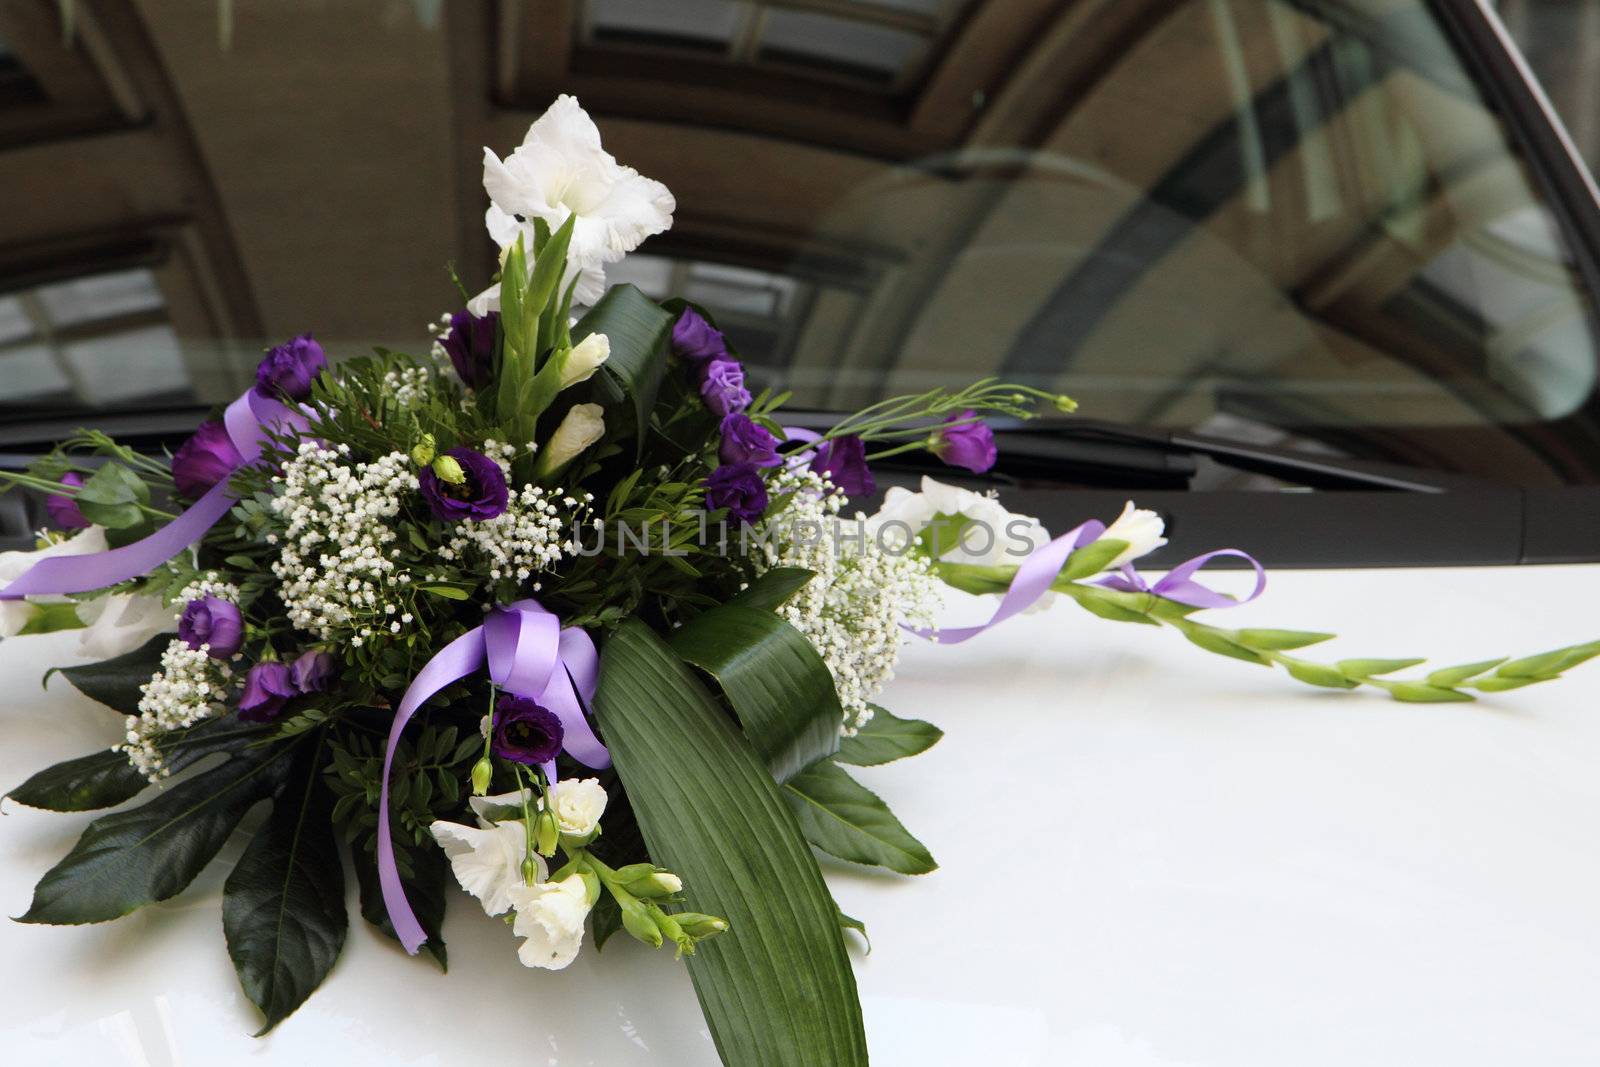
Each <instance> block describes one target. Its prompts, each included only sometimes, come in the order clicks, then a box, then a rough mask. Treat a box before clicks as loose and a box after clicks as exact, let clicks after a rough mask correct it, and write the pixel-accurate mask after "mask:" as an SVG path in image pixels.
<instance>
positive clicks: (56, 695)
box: [0, 566, 1600, 1067]
mask: <svg viewBox="0 0 1600 1067" xmlns="http://www.w3.org/2000/svg"><path fill="white" fill-rule="evenodd" d="M1241 580H1242V576H1238V575H1235V576H1227V575H1224V576H1223V578H1221V579H1220V580H1219V584H1224V585H1230V587H1231V584H1230V583H1237V582H1239V581H1241ZM1597 592H1600V566H1583V567H1549V568H1494V569H1490V568H1485V569H1450V570H1411V571H1379V570H1368V571H1322V572H1279V573H1275V574H1273V575H1272V576H1271V581H1270V584H1269V587H1268V591H1267V594H1266V596H1264V597H1263V598H1262V599H1261V600H1260V601H1258V602H1256V603H1254V604H1251V605H1248V606H1245V607H1243V608H1239V609H1235V610H1233V611H1230V612H1227V613H1214V616H1215V618H1216V621H1218V622H1219V623H1221V624H1224V625H1253V626H1280V627H1288V628H1296V629H1314V630H1332V631H1336V632H1339V633H1341V634H1343V635H1345V636H1343V637H1341V638H1340V639H1339V640H1338V641H1337V642H1330V643H1329V644H1327V645H1325V646H1319V647H1317V648H1315V649H1312V650H1309V651H1308V653H1307V655H1308V656H1309V657H1312V658H1323V659H1328V660H1332V659H1337V658H1340V657H1344V656H1403V655H1417V656H1429V657H1430V660H1431V663H1432V665H1434V666H1443V665H1447V664H1452V663H1465V662H1470V661H1473V660H1478V659H1486V658H1492V657H1494V656H1498V655H1507V654H1509V655H1526V654H1531V653H1534V652H1540V651H1545V650H1547V649H1551V648H1555V647H1559V646H1562V645H1567V644H1575V643H1578V642H1582V641H1587V640H1591V639H1594V638H1596V637H1600V613H1597V612H1596V611H1595V610H1594V609H1593V604H1594V603H1595V600H1594V595H1595V594H1596V593H1597ZM952 600H953V601H959V603H955V602H953V603H952V604H951V605H950V608H949V611H948V621H950V622H958V621H968V620H974V621H976V620H977V619H978V618H980V617H982V616H984V614H985V613H986V610H987V609H986V607H985V606H984V605H981V604H979V603H977V602H976V601H973V600H971V599H970V598H966V597H961V596H953V597H952ZM75 640H76V639H75V638H74V637H73V636H72V635H70V634H64V635H52V636H49V637H42V638H33V639H19V640H12V641H7V642H4V643H0V688H3V690H4V691H5V692H6V693H7V694H8V699H7V701H6V705H7V706H6V708H5V711H4V713H3V714H0V738H3V743H0V785H4V786H6V787H9V786H12V785H15V784H17V783H19V782H21V781H22V780H23V779H24V778H25V777H27V776H28V775H29V774H31V773H32V772H34V771H35V770H38V769H39V768H41V767H43V766H45V765H46V764H48V763H50V762H53V761H55V760H60V759H65V758H69V757H72V756H78V755H82V754H84V753H86V752H88V751H90V750H92V749H93V748H95V747H97V746H100V745H105V744H110V743H112V742H114V741H115V740H117V739H118V737H119V735H120V729H119V726H118V720H119V719H120V716H117V715H114V714H112V713H110V712H108V711H106V710H104V709H102V708H99V707H98V706H97V705H94V704H91V703H90V702H89V701H87V700H85V699H84V698H82V697H80V696H78V695H77V694H76V693H75V692H74V691H72V690H71V688H70V687H69V686H68V685H67V684H66V683H65V682H64V681H60V680H57V681H55V682H54V683H53V684H52V685H51V686H50V689H49V691H48V692H45V691H41V690H40V689H39V688H38V678H39V675H40V673H41V672H42V671H43V669H44V668H45V667H46V666H47V665H50V664H52V663H56V662H67V661H68V660H69V658H70V655H71V651H72V649H73V647H74V642H75ZM899 674H900V678H899V680H898V681H896V682H895V683H894V685H893V686H892V687H891V689H890V690H889V691H888V692H886V693H885V694H884V695H883V698H882V703H884V704H885V705H886V706H888V707H890V708H892V709H893V710H894V711H895V712H896V713H897V714H899V715H902V716H912V717H918V718H926V719H929V720H932V721H933V722H935V723H937V724H938V725H940V726H941V727H943V728H944V730H945V731H946V737H945V738H944V740H943V741H942V742H941V743H940V744H939V745H937V746H936V747H935V748H934V749H933V750H932V751H930V752H929V753H927V754H925V755H923V756H921V757H917V758H914V759H911V760H906V761H902V762H900V763H897V764H893V765H890V766H887V767H881V768H867V769H862V770H861V771H860V772H859V774H858V777H859V778H860V780H861V781H862V782H863V783H864V784H866V785H867V786H868V787H870V788H871V789H873V790H874V791H875V792H877V793H879V794H880V795H881V796H883V797H884V798H885V800H887V801H888V802H889V803H890V805H891V806H892V807H893V809H894V810H895V812H896V814H897V815H899V816H900V818H901V819H902V820H903V821H904V822H905V823H906V825H907V826H908V827H909V828H910V829H911V831H912V832H913V833H915V834H917V835H918V836H919V837H920V838H921V839H922V840H923V841H924V842H926V843H927V844H928V846H929V847H930V848H931V849H932V851H933V853H934V855H935V857H936V858H938V859H939V860H940V861H941V862H942V864H943V867H942V868H941V869H940V870H939V871H938V872H936V873H934V874H931V875H928V876H926V877H922V878H916V879H907V878H901V877H897V876H886V875H880V874H877V873H873V872H865V871H860V870H853V869H846V867H845V865H842V864H834V863H825V866H826V869H827V871H828V876H829V881H830V883H831V884H832V885H833V886H834V889H835V893H836V895H837V897H838V899H839V903H840V905H841V906H842V907H843V909H844V910H845V911H846V912H847V913H848V914H850V915H853V916H855V917H857V918H860V919H861V920H863V921H864V922H866V924H867V927H868V930H869V932H870V934H871V936H872V945H873V952H872V954H871V955H870V956H868V955H866V954H865V953H864V952H862V951H859V950H858V949H857V950H853V952H852V954H853V956H854V957H855V962H856V974H857V978H858V981H859V983H860V987H861V994H862V1000H863V1003H864V1005H865V1009H866V1018H867V1027H868V1036H869V1041H870V1044H871V1047H872V1051H873V1060H874V1062H875V1063H878V1064H883V1065H898V1064H934V1063H937V1064H944V1063H951V1064H954V1063H970V1062H994V1063H1006V1064H1011V1065H1035V1064H1037V1065H1040V1067H1043V1065H1056V1064H1063V1063H1067V1064H1076V1063H1082V1064H1086V1065H1091V1067H1133V1065H1138V1067H1178V1065H1183V1067H1201V1065H1228V1067H1238V1065H1256V1064H1259V1065H1262V1067H1282V1065H1284V1064H1295V1065H1297V1067H1311V1065H1322V1064H1326V1065H1329V1067H1347V1065H1349V1064H1352V1063H1396V1064H1419V1063H1438V1064H1451V1065H1453V1067H1462V1065H1468V1064H1483V1065H1495V1067H1500V1065H1503V1064H1506V1063H1514V1062H1520V1063H1538V1064H1543V1065H1550V1064H1557V1063H1574V1064H1578V1063H1583V1064H1591V1063H1595V1062H1600V1013H1596V1012H1595V1010H1594V1003H1593V1000H1594V994H1595V989H1596V981H1597V976H1600V834H1597V833H1596V830H1597V824H1600V774H1597V773H1596V770H1595V767H1596V761H1597V757H1600V661H1597V662H1596V663H1591V664H1588V665H1585V666H1583V667H1579V668H1577V669H1576V670H1575V671H1574V672H1573V674H1572V675H1571V676H1570V677H1568V678H1566V679H1564V680H1562V681H1559V682H1555V683H1551V684H1548V685H1540V686H1535V687H1531V688H1528V689H1524V690H1520V691H1515V692H1510V693H1504V694H1500V695H1497V696H1495V697H1493V698H1489V699H1485V700H1483V701H1481V702H1480V703H1478V704H1437V705H1405V704H1397V703H1394V702H1392V701H1390V700H1388V699H1386V698H1385V697H1383V696H1382V695H1381V694H1378V693H1376V692H1369V693H1338V692H1329V691H1320V690H1312V689H1308V688H1306V687H1303V686H1301V685H1299V684H1298V683H1295V682H1293V681H1291V680H1290V679H1288V678H1287V677H1286V676H1284V675H1283V674H1282V673H1281V672H1275V671H1269V670H1267V669H1265V668H1261V667H1256V666H1252V665H1250V664H1245V663H1241V662H1238V661H1235V660H1228V659H1222V658H1219V657H1216V656H1213V655H1210V654H1207V653H1205V652H1202V651H1200V650H1199V649H1196V648H1194V647H1192V646H1190V645H1188V643H1187V642H1185V641H1184V640H1183V639H1182V638H1181V637H1180V636H1179V635H1178V634H1176V633H1175V632H1172V631H1170V630H1167V631H1162V630H1157V629H1155V628H1153V627H1144V626H1130V625H1123V624H1117V623H1111V622H1106V621H1103V620H1100V619H1097V618H1094V617H1091V616H1089V615H1087V614H1085V613H1083V612H1081V611H1079V610H1078V609H1076V608H1075V607H1074V606H1073V605H1072V604H1070V603H1068V602H1060V603H1058V604H1057V605H1056V606H1055V607H1053V608H1052V609H1050V610H1049V611H1047V612H1044V613H1042V614H1039V615H1031V616H1026V617H1023V618H1019V619H1015V620H1012V621H1011V622H1009V623H1007V624H1005V625H1004V626H1002V627H999V628H997V629H996V630H994V631H992V632H990V633H988V634H985V635H984V636H982V637H980V638H978V639H976V640H973V641H971V642H969V643H967V644H964V645H960V646H948V647H945V646H932V645H926V644H922V643H920V642H919V643H917V644H916V645H915V646H913V647H910V648H908V650H907V653H906V655H905V657H904V659H903V661H902V664H901V669H900V672H899ZM5 811H6V812H7V814H8V815H9V817H8V818H5V819H3V820H0V905H3V906H4V908H5V909H6V911H7V914H12V915H16V914H20V913H22V912H23V911H24V910H25V909H26V908H27V906H28V902H29V900H30V898H31V891H32V886H33V883H34V882H35V881H36V880H37V879H38V877H39V876H40V875H41V874H42V873H43V872H44V871H45V870H46V869H47V868H48V867H49V866H50V865H51V864H52V863H54V862H55V861H56V860H57V859H59V858H60V856H61V855H63V854H64V853H65V852H66V850H67V849H68V848H69V847H70V846H71V844H72V842H73V840H74V839H75V836H76V834H77V833H78V832H79V831H80V830H81V828H82V827H83V825H84V824H85V823H87V822H88V821H89V819H90V818H91V816H89V815H82V816H78V815H55V814H48V813H42V812H35V811H32V810H29V809H26V808H22V807H21V806H19V805H17V804H16V803H15V802H7V803H6V806H5ZM238 848H239V846H238V845H237V844H235V845H234V846H233V847H232V849H231V851H230V853H229V854H231V855H237V852H238ZM222 873H223V872H222V871H221V870H219V865H217V864H213V865H212V867H211V868H208V869H207V871H206V873H205V874H203V875H202V876H201V878H200V879H199V880H198V881H197V883H196V884H195V885H194V886H191V887H190V889H189V890H187V891H185V892H184V893H183V894H181V895H180V896H178V897H177V898H175V899H174V900H172V901H169V902H167V903H166V904H163V905H159V906H155V907H150V908H146V909H144V910H143V911H141V912H139V913H137V914H135V915H134V916H131V917H129V918H126V919H123V920H120V921H118V922H116V923H109V924H103V925H98V926H89V927H73V928H57V927H43V926H26V925H21V924H4V925H0V960H3V961H4V964H3V969H4V975H5V978H6V979H7V981H6V989H5V995H4V996H3V997H0V1048H5V1049H6V1051H7V1059H8V1060H11V1061H13V1062H19V1063H24V1062H26V1063H52V1064H53V1063H84V1062H93V1063H96V1064H101V1065H106V1067H109V1065H112V1064H124V1063H126V1064H151V1065H159V1064H169V1063H170V1064H196V1065H211V1064H227V1063H234V1062H242V1061H244V1060H245V1059H246V1058H247V1057H251V1056H258V1055H261V1054H263V1053H266V1054H270V1055H271V1056H272V1057H274V1058H275V1059H276V1060H277V1061H279V1062H284V1063H300V1064H319V1063H332V1062H339V1063H369V1062H370V1063H385V1064H389V1065H392V1067H401V1065H413V1064H415V1065H423V1064H438V1065H454V1064H460V1063H480V1064H486V1063H497V1062H514V1063H528V1064H533V1063H539V1064H559V1065H566V1064H603V1065H607V1067H616V1065H630V1064H652V1065H662V1064H670V1065H673V1067H681V1065H691V1064H699V1063H706V1064H714V1063H715V1062H716V1056H715V1053H714V1051H713V1049H712V1047H711V1044H710V1040H709V1037H708V1035H707V1034H706V1032H705V1028H704V1025H703V1024H702V1022H701V1021H700V1016H699V1010H698V1008H697V1005H696V1003H695V998H694V994H693V990H692V987H691V985H690V983H689V980H688V977H687V974H686V973H685V972H684V970H683V966H682V965H681V964H678V963H675V962H674V961H673V960H672V958H671V955H670V954H669V953H666V952H658V953H651V952H649V951H648V950H646V949H644V948H643V947H642V946H640V945H637V944H634V943H632V942H630V941H629V940H628V939H627V938H624V937H619V938H617V939H616V940H615V941H613V942H612V943H611V945H610V946H609V947H608V948H607V949H606V951H605V952H604V953H601V954H596V953H594V952H593V951H592V950H590V949H588V948H587V947H586V949H585V951H584V953H583V955H582V956H580V958H579V960H578V962H577V963H575V964H574V965H573V966H572V967H571V968H570V969H569V970H567V971H565V972H560V973H545V972H535V971H529V970H526V969H524V968H523V967H522V966H521V965H519V964H518V962H517V959H516V954H515V942H514V940H513V939H512V937H511V935H510V932H509V930H507V929H506V928H505V927H504V924H502V923H500V922H498V921H496V920H492V919H488V918H486V917H485V916H484V915H483V914H482V913H481V912H480V911H478V910H477V909H476V908H474V907H472V906H471V904H470V901H469V900H468V899H467V898H465V897H464V896H461V897H458V898H457V899H456V900H455V901H454V902H453V903H452V908H451V911H450V917H449V919H448V921H447V923H446V926H445V936H446V939H447V941H448V943H449V953H450V963H451V967H450V973H449V975H448V976H441V975H440V974H439V973H438V971H437V969H436V968H435V967H434V966H433V965H432V964H431V963H428V962H425V961H421V960H408V959H406V958H405V957H404V956H403V954H402V953H401V952H400V951H399V950H398V948H396V947H394V945H393V943H392V942H388V941H386V940H384V939H383V938H381V937H380V936H378V935H377V934H376V933H374V932H373V931H372V930H371V929H370V928H369V927H367V925H366V924H365V923H364V922H362V921H361V920H360V919H359V918H356V917H353V919H352V923H351V932H350V937H349V940H348V943H347V946H346V950H345V954H344V957H343V958H342V959H341V961H340V963H339V964H338V966H337V967H336V969H335V970H334V972H333V974H332V975H331V977H330V978H329V980H328V981H327V983H326V984H325V985H324V986H323V988H322V989H321V990H319V991H318V992H317V993H316V994H315V995H314V996H313V997H312V998H311V1000H310V1001H309V1002H308V1003H307V1004H306V1005H305V1006H304V1007H302V1008H301V1009H300V1010H299V1011H298V1012H297V1013H296V1014H295V1015H293V1016H292V1017H291V1018H289V1019H288V1020H287V1021H286V1022H284V1023H283V1024H282V1025H280V1026H279V1027H278V1029H277V1030H276V1031H274V1032H273V1033H272V1034H271V1035H269V1036H268V1037H266V1038H264V1039H252V1038H251V1037H249V1036H248V1035H249V1033H250V1032H251V1031H253V1030H254V1029H255V1028H256V1026H257V1023H258V1019H257V1017H256V1015H255V1013H254V1010H253V1009H252V1008H251V1007H250V1005H249V1004H248V1002H246V1000H245V999H244V997H243V996H242V995H241V994H240V992H239V991H238V988H237V985H236V983H235V980H234V977H233V973H232V969H231V967H230V965H229V962H228V957H227V953H226V951H225V949H224V946H223V942H222V937H221V923H220V920H219V900H218V894H219V891H220V883H221V879H222ZM352 895H353V886H352ZM730 936H739V934H738V931H734V932H733V933H732V934H731V935H730ZM852 937H853V935H852ZM857 945H858V948H859V942H857Z"/></svg>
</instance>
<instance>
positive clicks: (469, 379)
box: [439, 310, 500, 389]
mask: <svg viewBox="0 0 1600 1067" xmlns="http://www.w3.org/2000/svg"><path fill="white" fill-rule="evenodd" d="M499 324H500V313H499V312H498V311H491V312H489V314H487V315H485V316H484V317H483V318H481V319H480V318H479V317H478V316H476V315H474V314H473V313H472V312H470V311H465V310H463V311H458V312H456V313H455V314H454V315H451V316H450V329H449V330H448V331H446V332H445V334H444V335H443V336H442V337H440V338H439V346H440V347H441V348H443V349H444V351H445V355H447V356H449V357H450V365H451V366H453V367H454V368H455V369H456V373H457V374H458V375H460V376H461V380H462V381H463V382H465V383H466V384H467V387H468V388H471V389H481V388H483V387H484V386H485V385H487V384H488V383H489V377H490V375H492V374H493V373H494V333H495V329H496V328H497V327H498V326H499Z"/></svg>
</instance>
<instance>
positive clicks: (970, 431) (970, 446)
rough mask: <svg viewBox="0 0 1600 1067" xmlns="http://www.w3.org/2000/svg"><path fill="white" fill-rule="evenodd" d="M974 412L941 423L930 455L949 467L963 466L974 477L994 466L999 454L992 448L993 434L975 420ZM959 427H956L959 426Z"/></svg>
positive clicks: (975, 413) (953, 416) (951, 417)
mask: <svg viewBox="0 0 1600 1067" xmlns="http://www.w3.org/2000/svg"><path fill="white" fill-rule="evenodd" d="M977 415H978V413H977V412H976V411H970V410H969V411H963V412H961V413H960V414H959V415H952V416H950V417H949V418H948V419H946V420H944V425H943V426H941V427H939V430H938V432H937V434H936V435H935V436H936V440H935V441H934V443H933V454H934V455H936V456H938V457H939V458H940V459H942V460H944V461H945V462H946V463H948V464H950V466H952V467H965V468H966V469H967V470H969V471H971V472H972V473H973V474H982V473H983V472H984V471H986V470H988V469H989V468H990V467H993V466H994V461H995V458H996V456H997V455H998V454H999V453H998V452H997V450H996V449H995V447H994V431H993V430H991V429H989V427H987V426H985V425H984V424H983V423H981V422H967V421H963V420H967V419H976V418H977ZM958 424H959V425H958Z"/></svg>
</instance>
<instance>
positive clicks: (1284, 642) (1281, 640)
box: [1233, 630, 1338, 652]
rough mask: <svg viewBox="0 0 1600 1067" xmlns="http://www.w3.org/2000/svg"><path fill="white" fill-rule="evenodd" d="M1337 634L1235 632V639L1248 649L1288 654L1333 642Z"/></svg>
mask: <svg viewBox="0 0 1600 1067" xmlns="http://www.w3.org/2000/svg"><path fill="white" fill-rule="evenodd" d="M1337 636H1338V635H1337V634H1319V633H1312V632H1310V631H1307V630H1235V631H1234V632H1233V639H1234V640H1235V641H1237V642H1239V643H1240V644H1241V645H1244V646H1245V647H1246V648H1254V649H1259V650H1264V651H1269V652H1287V651H1289V650H1290V649H1296V648H1307V647H1309V646H1311V645H1320V644H1321V643H1322V642H1324V641H1332V640H1333V639H1334V638H1335V637H1337Z"/></svg>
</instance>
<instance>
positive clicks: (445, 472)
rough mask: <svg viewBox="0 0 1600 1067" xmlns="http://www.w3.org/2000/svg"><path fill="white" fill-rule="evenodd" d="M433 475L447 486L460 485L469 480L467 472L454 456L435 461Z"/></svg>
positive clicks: (439, 458)
mask: <svg viewBox="0 0 1600 1067" xmlns="http://www.w3.org/2000/svg"><path fill="white" fill-rule="evenodd" d="M433 473H434V475H435V476H436V477H438V479H439V480H440V481H441V482H444V483H445V484H446V485H460V484H462V483H463V482H465V481H466V480H467V472H466V471H464V470H462V469H461V464H459V463H457V462H456V460H455V457H454V456H439V457H437V458H435V459H434V461H433Z"/></svg>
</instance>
